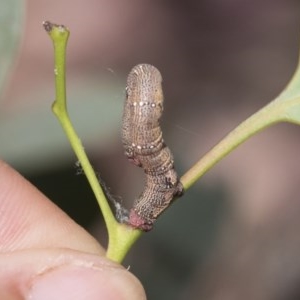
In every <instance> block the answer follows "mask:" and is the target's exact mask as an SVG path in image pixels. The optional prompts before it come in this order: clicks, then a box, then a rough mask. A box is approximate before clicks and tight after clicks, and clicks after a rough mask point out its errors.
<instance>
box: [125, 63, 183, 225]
mask: <svg viewBox="0 0 300 300" xmlns="http://www.w3.org/2000/svg"><path fill="white" fill-rule="evenodd" d="M162 111H163V92H162V77H161V74H160V72H159V71H158V70H157V69H156V68H155V67H154V66H152V65H148V64H140V65H137V66H135V67H134V68H133V69H132V70H131V72H130V73H129V75H128V78H127V86H126V100H125V105H124V111H123V125H122V142H123V146H124V149H125V155H126V156H127V158H128V159H129V160H130V161H131V162H132V163H134V164H135V165H136V166H139V167H141V168H142V169H143V170H144V172H145V174H146V183H145V188H144V191H143V192H142V194H141V195H140V196H139V197H138V198H137V199H136V200H135V201H134V204H133V208H132V209H131V210H130V212H129V217H128V221H127V223H128V224H129V225H131V226H133V227H135V228H139V229H141V230H144V231H149V230H151V229H152V227H153V223H154V222H155V220H156V219H157V217H158V216H159V215H160V214H161V213H162V212H163V211H164V210H165V209H166V208H167V207H168V206H169V205H170V204H171V202H172V200H173V199H174V198H175V197H179V196H181V195H182V194H183V186H182V184H181V182H180V181H179V178H178V175H177V173H176V171H175V169H174V160H173V155H172V153H171V151H170V149H169V148H168V147H167V145H166V144H165V143H164V140H163V137H162V131H161V129H160V124H159V119H160V118H161V115H162Z"/></svg>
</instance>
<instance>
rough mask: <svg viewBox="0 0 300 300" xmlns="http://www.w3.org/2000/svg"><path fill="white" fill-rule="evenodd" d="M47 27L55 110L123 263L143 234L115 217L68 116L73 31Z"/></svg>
mask: <svg viewBox="0 0 300 300" xmlns="http://www.w3.org/2000/svg"><path fill="white" fill-rule="evenodd" d="M47 25H48V27H47ZM44 26H45V28H46V27H47V29H48V30H47V29H46V30H47V31H48V33H49V35H50V37H51V39H52V41H53V45H54V54H55V69H54V73H55V87H56V99H55V101H54V103H53V105H52V110H53V112H54V114H55V115H56V117H57V118H58V120H59V122H60V124H61V126H62V128H63V129H64V131H65V133H66V136H67V138H68V140H69V142H70V144H71V146H72V148H73V150H74V152H75V154H76V156H77V158H78V160H79V162H80V164H81V167H82V169H83V170H84V173H85V175H86V177H87V179H88V181H89V184H90V186H91V188H92V190H93V192H94V194H95V197H96V199H97V201H98V204H99V206H100V209H101V211H102V214H103V217H104V220H105V223H106V226H107V230H108V237H109V241H108V250H107V257H108V258H110V259H112V260H114V261H117V262H121V261H122V260H123V259H124V257H125V255H126V254H127V252H128V251H129V249H130V248H131V246H132V245H133V244H134V242H135V241H136V240H137V239H138V237H139V236H140V235H141V233H142V232H141V231H139V230H137V229H133V228H131V227H129V226H127V225H124V224H119V223H118V222H117V221H116V220H115V217H114V215H113V213H112V211H111V209H110V206H109V204H108V202H107V200H106V197H105V195H104V193H103V190H102V188H101V186H100V184H99V181H98V179H97V176H96V174H95V172H94V170H93V168H92V166H91V164H90V162H89V159H88V157H87V155H86V153H85V151H84V147H83V145H82V143H81V141H80V139H79V138H78V136H77V134H76V132H75V130H74V128H73V125H72V123H71V121H70V118H69V116H68V112H67V102H66V101H67V100H66V70H65V65H66V62H65V60H66V46H67V41H68V37H69V31H68V30H67V29H66V28H65V27H64V26H58V25H55V24H51V23H50V22H48V23H47V24H44Z"/></svg>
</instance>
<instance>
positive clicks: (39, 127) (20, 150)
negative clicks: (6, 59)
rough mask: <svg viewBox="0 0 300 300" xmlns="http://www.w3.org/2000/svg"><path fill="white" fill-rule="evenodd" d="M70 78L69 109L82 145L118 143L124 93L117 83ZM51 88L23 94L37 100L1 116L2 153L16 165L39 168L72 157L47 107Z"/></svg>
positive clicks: (103, 147)
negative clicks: (32, 105) (100, 83)
mask: <svg viewBox="0 0 300 300" xmlns="http://www.w3.org/2000/svg"><path fill="white" fill-rule="evenodd" d="M69 83H70V84H69V89H68V90H70V92H69V93H68V94H69V95H68V99H69V101H68V104H69V105H68V107H69V113H70V117H71V119H72V122H73V124H74V126H75V129H76V131H77V132H78V134H79V137H80V138H81V139H82V142H83V144H84V146H85V147H87V148H91V147H97V151H99V152H100V151H101V150H103V149H108V148H109V147H112V146H113V145H114V144H115V143H118V142H119V140H120V138H119V135H120V133H119V131H120V126H121V124H120V122H121V118H122V108H123V96H124V95H123V92H122V91H123V89H122V88H121V86H120V84H118V83H114V84H113V85H112V84H110V83H106V84H105V83H103V85H99V81H98V80H96V79H95V78H94V79H93V78H85V79H81V80H80V82H69ZM51 86H52V85H51ZM53 89H54V87H49V90H45V89H43V90H40V89H39V90H38V91H32V93H31V94H27V95H22V96H23V98H22V101H23V102H24V103H29V102H30V100H31V101H32V100H33V99H38V101H37V100H33V102H34V103H40V105H38V106H37V105H35V106H34V107H30V106H27V107H24V106H23V107H22V108H21V109H20V110H18V111H17V110H14V112H13V114H12V113H10V114H3V115H2V116H1V125H0V141H1V147H0V156H1V159H4V160H5V161H7V162H8V163H10V164H12V165H13V166H14V167H16V168H17V169H19V170H24V169H26V170H27V171H28V170H30V171H41V170H45V169H49V168H56V167H58V166H60V165H61V164H64V163H68V162H75V160H76V158H75V155H74V153H73V151H72V149H71V146H70V144H69V142H68V140H67V138H66V136H65V134H64V132H63V130H62V128H61V126H60V124H59V122H58V121H57V119H56V118H55V116H54V115H53V113H52V111H51V104H52V102H53V101H52V100H53ZM29 98H30V100H29ZM26 99H27V100H26ZM121 151H122V150H121Z"/></svg>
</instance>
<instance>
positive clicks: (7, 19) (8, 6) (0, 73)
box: [0, 0, 25, 94]
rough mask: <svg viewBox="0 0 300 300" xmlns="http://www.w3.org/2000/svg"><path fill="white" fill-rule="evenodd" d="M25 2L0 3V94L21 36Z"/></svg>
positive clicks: (17, 0)
mask: <svg viewBox="0 0 300 300" xmlns="http://www.w3.org/2000/svg"><path fill="white" fill-rule="evenodd" d="M24 15H25V1H23V0H10V1H1V4H0V28H1V31H0V66H1V67H0V94H1V92H2V89H3V87H4V84H5V81H6V80H7V76H8V75H9V73H10V71H11V67H12V66H13V61H14V58H15V56H16V53H17V49H18V44H19V41H20V37H21V34H22V31H23V30H22V29H23V28H22V27H23V22H24Z"/></svg>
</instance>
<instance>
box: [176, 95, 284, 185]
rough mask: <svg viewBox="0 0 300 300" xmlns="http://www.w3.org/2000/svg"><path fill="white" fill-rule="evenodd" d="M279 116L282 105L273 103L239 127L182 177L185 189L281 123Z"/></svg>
mask: <svg viewBox="0 0 300 300" xmlns="http://www.w3.org/2000/svg"><path fill="white" fill-rule="evenodd" d="M279 116H280V103H279V102H276V101H273V102H271V103H269V104H268V105H267V106H265V107H263V108H262V109H261V110H259V111H258V112H256V113H255V114H253V115H252V116H250V117H249V118H248V119H246V120H245V121H244V122H242V123H241V124H240V125H238V126H237V127H236V128H235V129H234V130H233V131H231V132H230V133H229V134H228V135H227V136H225V137H224V138H223V139H222V140H221V141H220V142H219V143H218V144H217V145H216V146H214V147H213V148H212V149H211V150H210V151H209V152H208V153H206V154H205V155H204V156H203V157H202V158H201V159H200V160H199V161H198V162H197V163H196V164H194V165H193V167H192V168H191V169H189V170H188V171H187V172H186V173H185V174H184V175H183V176H182V177H181V179H180V180H181V182H182V184H183V186H184V188H185V189H188V188H190V187H191V186H192V185H193V184H194V183H195V182H196V181H197V180H198V179H199V178H200V177H201V176H203V175H204V174H205V173H206V172H207V171H208V170H210V169H211V168H212V167H213V166H214V165H215V164H216V163H217V162H219V161H220V160H221V159H222V158H223V157H225V156H226V155H227V154H228V153H230V152H231V151H232V150H234V149H235V148H236V147H237V146H239V145H240V144H241V143H243V142H244V141H246V140H247V139H248V138H249V137H251V136H253V135H254V134H256V133H257V132H259V131H261V130H263V129H264V128H266V127H268V126H271V125H272V124H274V123H277V122H280V118H279Z"/></svg>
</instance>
